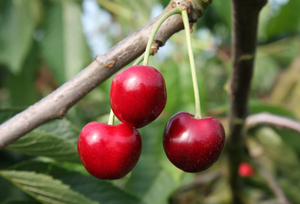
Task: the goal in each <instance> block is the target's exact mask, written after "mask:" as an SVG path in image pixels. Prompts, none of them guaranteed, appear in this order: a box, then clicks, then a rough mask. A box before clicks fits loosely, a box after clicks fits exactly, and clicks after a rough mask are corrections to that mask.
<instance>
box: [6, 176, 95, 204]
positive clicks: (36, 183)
mask: <svg viewBox="0 0 300 204" xmlns="http://www.w3.org/2000/svg"><path fill="white" fill-rule="evenodd" d="M0 176H2V177H4V178H6V179H7V180H9V181H11V182H12V183H13V184H14V185H16V186H17V187H18V188H20V189H22V190H23V191H25V192H26V193H27V194H29V195H31V196H32V197H34V198H35V199H37V200H38V201H40V202H41V203H60V204H64V203H66V204H67V203H74V204H75V203H78V204H82V203H85V204H93V203H94V204H95V203H96V202H93V201H91V200H90V199H88V198H86V197H84V196H83V195H81V194H79V193H77V192H75V191H73V190H71V189H70V187H69V186H67V185H65V184H63V183H62V182H61V181H60V180H56V179H53V178H52V177H50V176H48V175H44V174H37V173H34V172H27V171H0Z"/></svg>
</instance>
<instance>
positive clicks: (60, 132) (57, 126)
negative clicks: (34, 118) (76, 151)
mask: <svg viewBox="0 0 300 204" xmlns="http://www.w3.org/2000/svg"><path fill="white" fill-rule="evenodd" d="M37 130H42V131H45V132H48V133H51V134H53V135H57V136H60V137H62V138H63V139H65V140H68V141H70V142H73V143H75V144H77V140H78V136H79V134H80V129H78V128H77V127H76V126H75V125H74V124H72V123H71V122H70V121H69V120H67V119H65V118H64V119H62V120H53V121H50V122H48V123H45V124H44V125H41V126H39V127H38V128H37Z"/></svg>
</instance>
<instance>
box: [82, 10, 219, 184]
mask: <svg viewBox="0 0 300 204" xmlns="http://www.w3.org/2000/svg"><path fill="white" fill-rule="evenodd" d="M176 13H182V16H183V22H184V26H185V30H186V33H187V43H188V48H189V56H190V61H191V71H192V79H193V85H194V93H195V105H196V114H195V115H192V114H189V113H187V112H179V113H177V114H175V115H174V116H172V117H171V118H170V120H169V121H168V123H167V124H166V126H165V130H164V133H163V148H164V150H165V153H166V155H167V157H168V159H169V160H170V161H171V162H172V163H173V164H174V165H175V166H176V167H178V168H179V169H181V170H183V171H185V172H200V171H203V170H205V169H207V168H209V167H210V166H212V165H213V164H214V163H215V162H216V161H217V160H218V158H219V156H220V155H221V153H222V150H223V148H224V144H225V131H224V128H223V126H222V124H221V123H220V122H219V121H218V120H217V119H215V118H211V117H207V118H201V110H200V97H199V93H198V87H197V80H196V74H195V63H194V59H193V54H192V49H191V40H190V35H189V31H190V30H189V29H190V27H189V22H188V16H187V11H186V10H184V9H182V8H180V7H177V8H175V9H173V10H171V11H170V12H169V13H167V14H166V15H165V16H164V17H163V18H162V19H161V20H160V21H159V23H158V24H157V25H156V26H155V28H154V31H153V33H152V34H151V36H150V39H149V41H148V45H147V49H146V52H145V56H144V65H134V66H131V67H129V68H127V69H125V70H123V71H121V72H119V73H118V74H117V75H116V76H115V77H114V79H113V81H112V84H111V91H110V104H111V108H112V112H111V116H112V117H111V118H110V121H109V124H104V123H98V122H91V123H89V124H87V125H86V126H85V127H84V128H83V129H82V131H81V133H80V135H79V139H78V152H79V156H80V159H81V161H82V163H83V165H84V166H85V168H86V169H87V171H88V172H89V173H90V174H92V175H93V176H95V177H97V178H100V179H119V178H122V177H123V176H125V175H126V174H128V173H129V172H130V171H131V170H132V169H133V168H134V166H135V165H136V163H137V162H138V160H139V157H140V154H141V150H142V139H141V135H140V133H139V132H138V130H137V128H141V127H144V126H146V125H148V124H149V123H151V122H152V121H154V120H155V119H156V118H157V117H158V116H159V115H160V114H161V112H162V111H163V109H164V108H165V106H166V102H167V91H166V84H165V80H164V77H163V75H162V74H161V73H160V72H159V71H158V70H157V69H155V68H153V67H150V66H148V57H149V52H150V47H151V44H152V42H153V38H154V36H155V33H156V32H157V30H158V28H159V26H160V25H161V24H162V22H163V21H164V20H165V19H167V18H168V17H169V16H170V15H173V14H176ZM142 57H143V56H142ZM135 64H139V63H135ZM114 115H115V116H116V117H117V118H118V119H119V120H120V121H121V124H118V125H114V124H113V118H114Z"/></svg>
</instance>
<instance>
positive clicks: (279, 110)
mask: <svg viewBox="0 0 300 204" xmlns="http://www.w3.org/2000/svg"><path fill="white" fill-rule="evenodd" d="M249 106H250V110H251V114H255V113H261V112H268V113H272V114H276V115H281V116H285V117H289V118H293V119H295V115H294V114H293V113H292V112H291V111H290V110H288V109H287V108H285V107H283V106H280V105H275V104H269V103H264V102H261V101H258V100H250V104H249Z"/></svg>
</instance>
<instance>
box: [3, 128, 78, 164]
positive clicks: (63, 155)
mask: <svg viewBox="0 0 300 204" xmlns="http://www.w3.org/2000/svg"><path fill="white" fill-rule="evenodd" d="M6 149H8V150H12V151H16V152H20V153H23V154H28V155H35V156H45V157H50V158H52V159H55V160H57V161H69V162H80V159H79V156H78V152H77V145H76V144H75V143H73V142H71V141H68V140H66V139H64V138H62V137H61V136H60V135H55V134H51V133H48V132H45V131H41V130H34V131H32V132H30V133H28V134H27V135H25V136H23V137H21V138H20V139H18V140H17V141H15V142H13V143H12V144H10V145H8V146H7V147H6Z"/></svg>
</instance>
